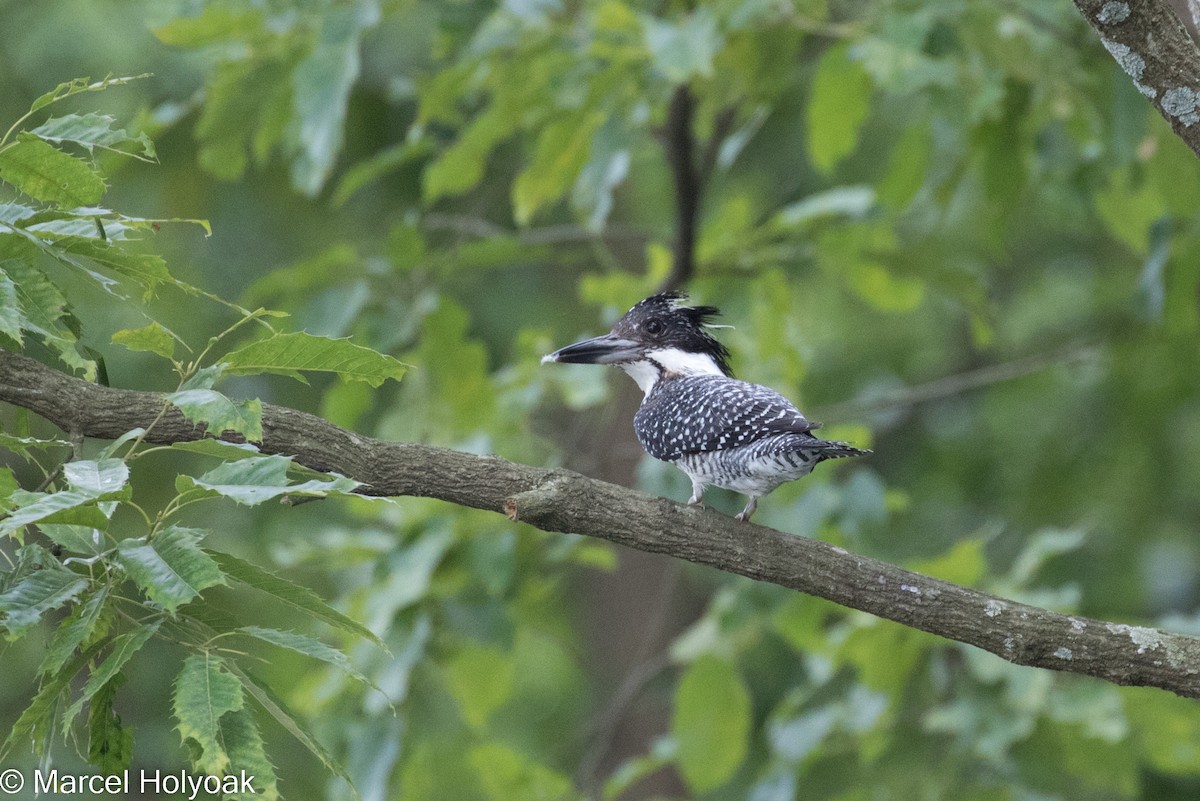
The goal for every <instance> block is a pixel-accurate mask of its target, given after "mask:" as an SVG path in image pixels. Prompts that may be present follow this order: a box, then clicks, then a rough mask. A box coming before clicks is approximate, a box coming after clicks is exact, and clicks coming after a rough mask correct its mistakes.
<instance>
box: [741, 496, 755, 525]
mask: <svg viewBox="0 0 1200 801" xmlns="http://www.w3.org/2000/svg"><path fill="white" fill-rule="evenodd" d="M749 498H750V501H749V502H748V503H747V504H746V508H745V509H743V510H742V511H741V512H740V513H739V514H738V515H737V519H738V520H749V519H750V515H752V514H754V510H755V509H757V508H758V496H757V495H751V496H749Z"/></svg>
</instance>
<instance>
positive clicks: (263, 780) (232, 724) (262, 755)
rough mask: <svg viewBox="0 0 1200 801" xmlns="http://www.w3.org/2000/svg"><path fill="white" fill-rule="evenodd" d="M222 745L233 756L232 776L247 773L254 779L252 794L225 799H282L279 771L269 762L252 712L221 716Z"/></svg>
mask: <svg viewBox="0 0 1200 801" xmlns="http://www.w3.org/2000/svg"><path fill="white" fill-rule="evenodd" d="M220 727H221V742H222V743H223V744H224V746H225V753H227V754H228V755H229V766H230V771H229V772H230V774H232V775H237V772H238V771H245V772H246V773H247V774H249V775H250V776H253V777H254V778H253V780H251V782H250V785H251V786H252V787H253V788H254V792H253V793H252V794H251V793H233V794H226V795H223V796H222V798H226V799H237V801H276V799H278V798H279V787H278V781H277V779H276V777H275V767H274V766H273V765H272V764H271V761H270V760H269V759H267V752H266V749H265V748H264V747H263V739H262V734H260V733H259V731H258V725H257V724H256V723H255V722H254V716H253V715H251V714H250V710H249V709H245V708H243V709H235V710H233V711H232V712H226V713H225V714H224V715H222V716H221V721H220Z"/></svg>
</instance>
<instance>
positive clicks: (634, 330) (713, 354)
mask: <svg viewBox="0 0 1200 801" xmlns="http://www.w3.org/2000/svg"><path fill="white" fill-rule="evenodd" d="M682 300H683V296H682V295H679V294H676V293H669V294H662V295H655V296H653V297H650V298H647V299H646V300H643V301H642V302H641V303H638V304H637V305H636V306H634V307H633V308H632V309H630V310H629V312H628V313H627V314H626V315H625V316H624V317H622V318H621V319H620V320H618V321H617V323H616V325H614V326H613V330H612V332H611V333H609V334H607V335H605V336H602V337H595V338H593V339H589V340H584V341H582V342H577V343H575V344H574V345H568V346H567V347H565V348H561V349H559V350H557V351H555V352H554V353H552V354H550V355H549V356H547V357H546V358H545V359H544V360H543V361H561V362H584V363H597V364H613V365H616V366H618V367H620V368H622V369H623V370H624V371H625V372H627V373H629V375H630V376H632V377H633V379H634V380H635V381H637V383H638V386H640V387H641V388H642V390H643V391H644V392H645V393H646V396H645V398H644V399H643V400H642V405H641V407H640V408H639V409H638V411H637V414H636V415H634V418H633V427H634V431H635V433H636V434H637V437H638V441H639V442H641V444H642V447H643V448H645V449H646V452H647V453H648V454H650V455H651V456H653V457H654V458H656V459H661V460H663V461H666V462H671V463H673V464H675V465H676V466H677V467H679V469H680V470H682V471H683V472H684V473H686V474H687V476H688V477H689V478H690V479H691V481H692V497H691V499H690V500H689V501H688V502H689V503H693V504H694V503H700V502H701V499H702V498H703V496H704V488H705V487H706V486H716V487H721V488H723V489H730V490H734V491H736V492H741V493H744V494H745V495H748V496H749V502H748V503H747V504H746V508H745V509H743V510H742V512H741V514H739V515H738V518H739V519H742V520H747V519H749V517H750V515H751V514H753V513H754V510H755V507H756V506H757V504H758V499H759V498H760V497H762V496H763V495H766V494H767V493H769V492H771V491H772V490H774V489H775V488H776V487H778V486H779V485H780V484H783V483H785V482H787V481H794V480H795V479H798V478H801V477H802V476H805V475H807V474H808V473H810V472H812V469H813V467H815V466H816V465H817V464H819V463H820V462H822V461H824V460H825V459H836V458H840V457H845V456H860V455H862V454H864V453H868V451H863V450H859V449H858V448H855V447H853V446H851V445H848V444H847V443H844V442H833V441H829V440H823V439H819V438H818V437H817V436H816V435H814V434H813V433H812V432H813V431H814V430H815V429H817V428H819V427H820V424H819V423H814V422H812V421H810V420H808V419H807V418H805V416H804V415H803V414H802V413H801V412H800V410H799V409H797V408H796V407H795V406H794V405H792V403H791V401H789V400H788V399H787V398H785V397H783V396H782V395H780V394H779V393H778V392H776V391H775V390H773V389H769V388H767V387H764V386H760V385H758V384H750V383H747V382H745V381H739V380H737V379H736V378H733V377H732V374H731V371H730V369H729V363H728V355H729V354H728V351H727V350H726V349H725V347H724V346H723V345H721V344H720V342H718V341H717V340H716V339H714V338H713V337H712V336H711V335H710V334H709V333H708V332H707V331H706V330H704V329H705V327H706V326H707V325H708V320H709V319H710V318H711V317H712V316H714V315H715V314H716V313H717V310H716V309H715V308H713V307H711V306H702V307H697V308H691V307H686V306H683V305H681V301H682Z"/></svg>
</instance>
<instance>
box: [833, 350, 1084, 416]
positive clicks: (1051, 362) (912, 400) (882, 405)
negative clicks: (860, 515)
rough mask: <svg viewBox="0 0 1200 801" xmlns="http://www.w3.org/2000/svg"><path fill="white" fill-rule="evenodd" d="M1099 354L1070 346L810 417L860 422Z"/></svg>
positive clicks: (847, 403)
mask: <svg viewBox="0 0 1200 801" xmlns="http://www.w3.org/2000/svg"><path fill="white" fill-rule="evenodd" d="M1102 353H1103V348H1101V346H1099V345H1095V344H1075V345H1070V346H1068V347H1066V348H1061V349H1059V350H1055V351H1051V352H1049V353H1039V354H1035V355H1033V356H1027V357H1025V358H1023V359H1017V360H1015V361H1011V362H1003V363H1001V364H990V365H988V366H987V367H980V368H978V369H976V370H968V371H967V372H965V373H957V374H955V375H950V376H946V377H945V378H938V379H935V380H933V381H928V382H926V383H924V384H914V385H913V386H910V387H905V388H903V389H899V390H896V391H895V392H889V393H888V394H886V395H883V396H881V397H878V398H867V399H862V400H850V401H845V402H843V403H835V404H832V405H829V406H822V407H819V408H816V409H813V410H812V416H813V419H816V420H820V421H822V422H827V423H837V422H843V421H846V420H855V419H861V418H863V417H867V416H869V415H872V414H879V413H881V412H891V411H896V410H899V409H907V408H909V407H911V406H917V405H918V404H921V403H927V402H929V401H935V400H941V399H943V398H951V397H954V396H955V395H961V394H962V393H964V392H969V391H970V390H973V389H980V388H982V387H986V386H991V385H992V384H1000V383H1003V382H1005V381H1012V380H1014V379H1017V378H1023V377H1024V376H1027V375H1032V374H1034V373H1039V372H1041V371H1042V370H1045V369H1047V368H1049V367H1056V366H1058V365H1064V364H1074V363H1076V362H1083V361H1088V360H1090V359H1094V358H1097V357H1098V356H1100V355H1101V354H1102Z"/></svg>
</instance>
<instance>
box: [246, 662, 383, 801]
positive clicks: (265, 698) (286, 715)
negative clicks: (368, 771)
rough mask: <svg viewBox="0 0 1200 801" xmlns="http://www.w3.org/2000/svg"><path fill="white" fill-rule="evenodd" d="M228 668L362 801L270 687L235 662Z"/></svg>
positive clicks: (338, 765) (341, 770)
mask: <svg viewBox="0 0 1200 801" xmlns="http://www.w3.org/2000/svg"><path fill="white" fill-rule="evenodd" d="M230 669H231V670H232V671H233V672H234V674H236V676H237V677H238V678H239V679H241V680H242V686H243V687H244V688H245V689H246V692H248V693H250V696H251V697H252V698H254V700H255V701H257V702H258V705H259V706H261V707H262V708H263V709H264V710H265V711H266V712H267V714H268V715H270V716H271V717H272V718H274V719H275V721H276V722H277V723H278V724H279V725H280V726H282V727H283V728H284V729H285V730H286V731H287V732H288V733H289V734H291V735H292V736H293V737H295V738H296V740H297V741H299V742H300V744H301V745H303V746H304V747H305V748H306V749H308V751H309V753H311V754H312V755H313V756H315V757H316V758H317V759H319V760H320V761H321V764H322V765H324V766H325V767H326V768H327V769H328V770H329V771H330V772H332V773H334V774H335V775H337V776H340V777H341V778H343V779H345V780H346V783H347V784H349V785H350V792H351V793H352V794H353V795H354V798H355V799H357V801H362V799H361V798H360V797H359V795H358V791H357V790H355V789H354V784H353V782H352V781H351V779H350V775H349V774H348V773H346V769H345V768H343V767H342V766H341V763H339V762H338V761H337V760H336V759H334V758H333V756H332V755H331V754H330V753H329V752H328V751H327V750H325V747H324V746H322V745H321V743H320V742H319V741H318V740H317V739H316V738H315V737H314V736H313V735H312V733H311V732H310V731H309V730H308V729H307V727H305V726H304V724H303V723H301V722H300V720H299V719H298V718H297V717H296V716H295V715H293V714H292V713H291V711H290V710H289V709H288V708H287V706H286V705H285V704H284V703H283V701H281V700H280V699H279V698H278V697H277V696H276V695H275V693H274V692H272V691H271V688H270V687H268V686H267V685H266V684H263V683H262V682H261V681H260V680H259V679H257V678H256V677H255V676H253V675H252V674H250V673H246V672H245V671H243V670H242V669H241V668H239V667H238V666H237V665H236V664H235V665H231V666H230Z"/></svg>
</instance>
